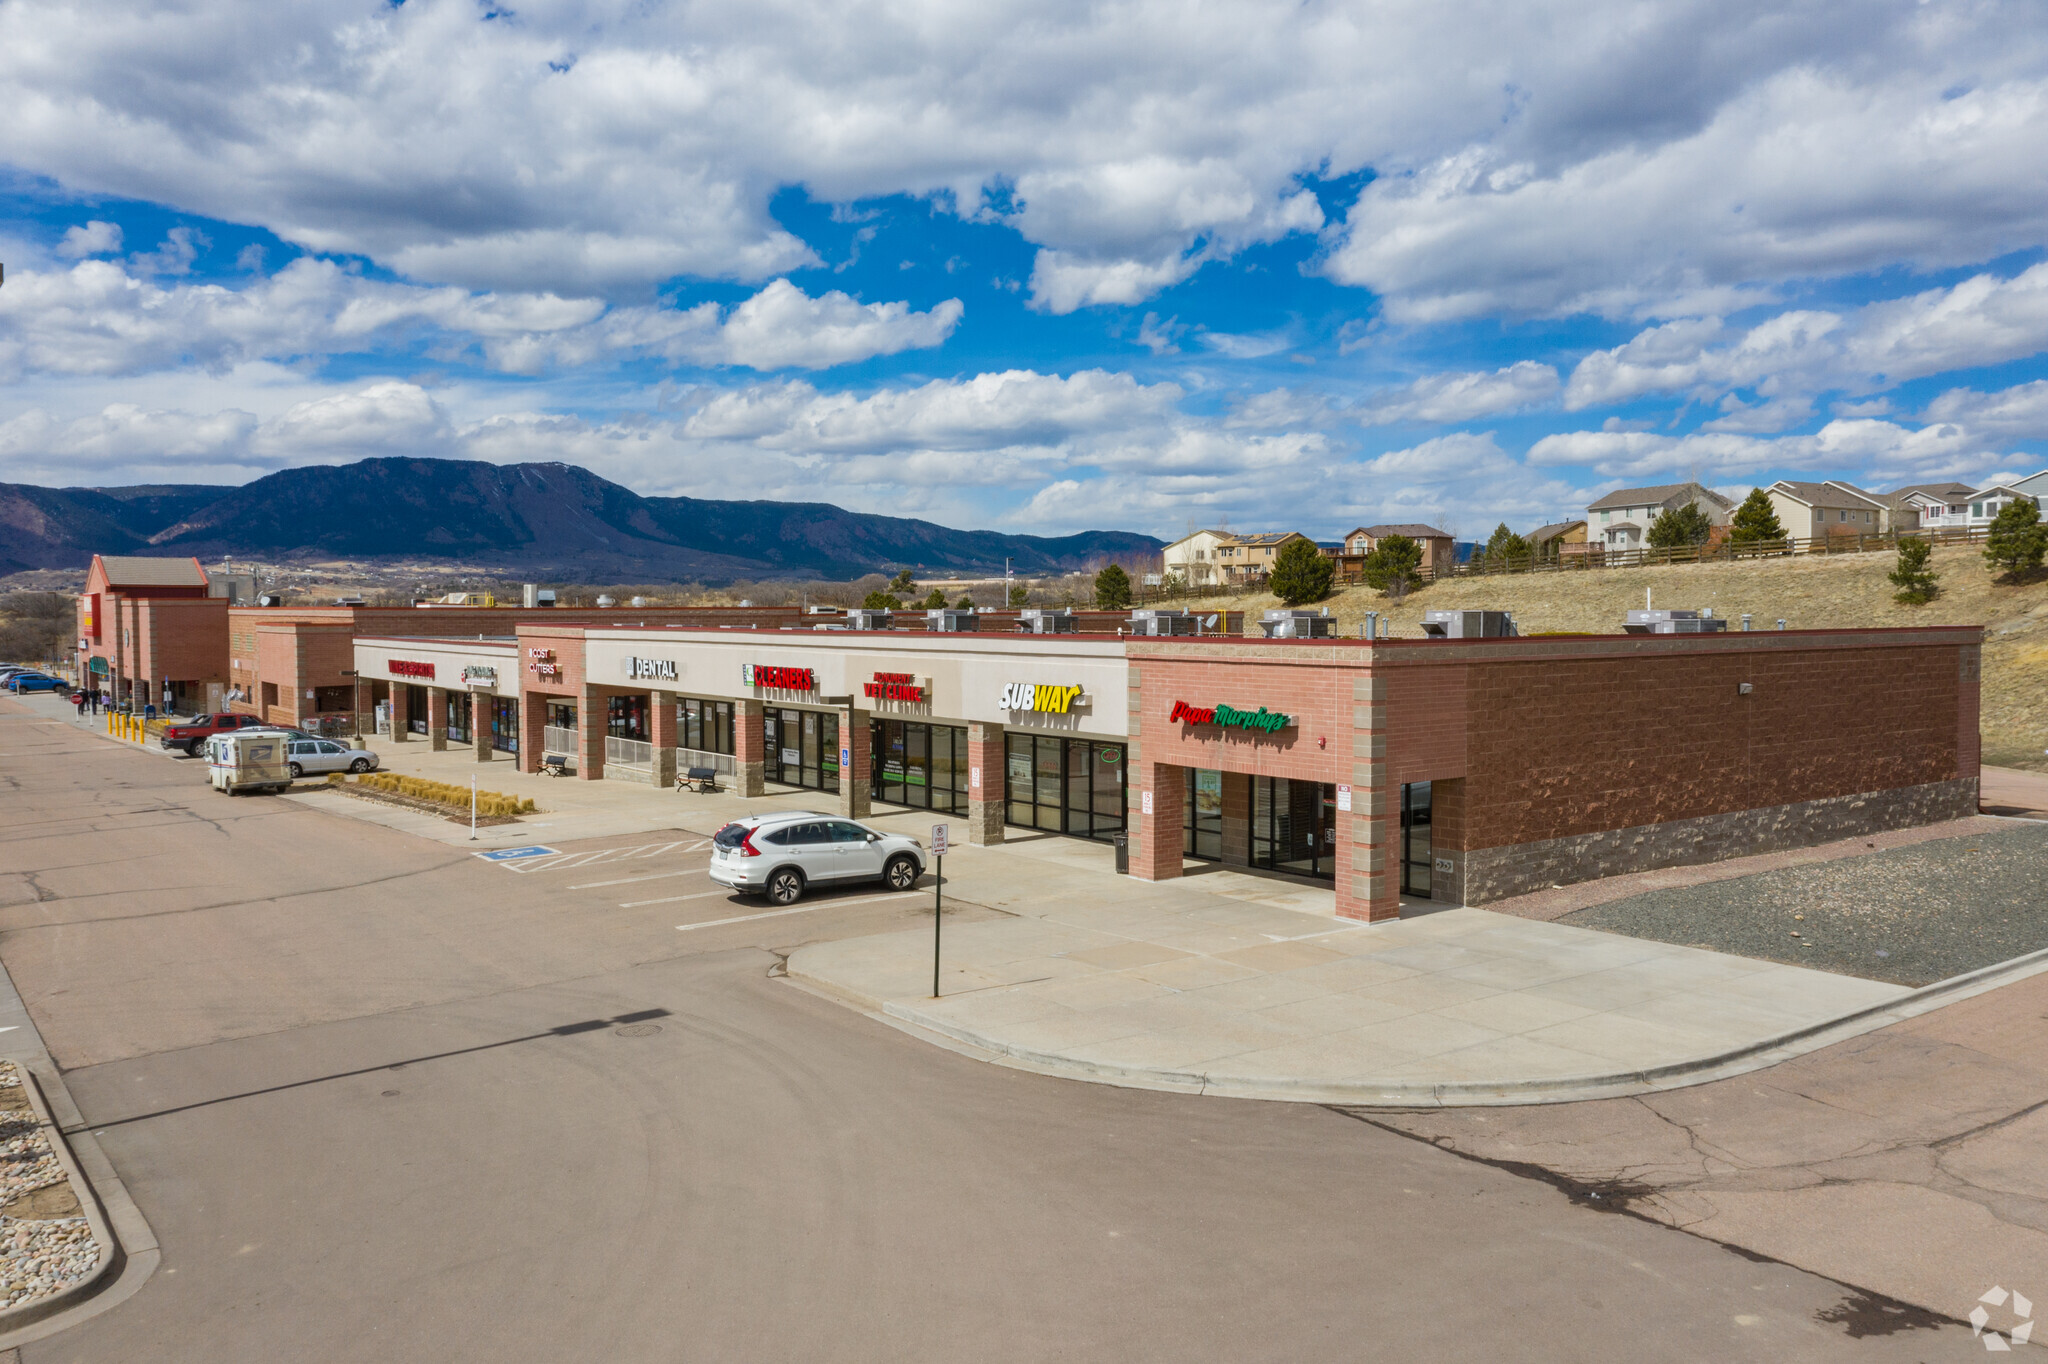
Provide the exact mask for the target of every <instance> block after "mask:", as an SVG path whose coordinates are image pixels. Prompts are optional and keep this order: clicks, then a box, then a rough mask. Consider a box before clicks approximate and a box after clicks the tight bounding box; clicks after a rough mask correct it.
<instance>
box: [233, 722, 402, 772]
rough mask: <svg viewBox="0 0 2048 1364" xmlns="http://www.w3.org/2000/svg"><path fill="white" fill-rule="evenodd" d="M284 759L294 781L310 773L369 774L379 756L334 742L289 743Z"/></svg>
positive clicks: (312, 740) (302, 741)
mask: <svg viewBox="0 0 2048 1364" xmlns="http://www.w3.org/2000/svg"><path fill="white" fill-rule="evenodd" d="M258 732H259V733H268V732H269V731H267V730H263V731H258ZM285 759H286V764H287V766H289V767H290V768H291V774H292V775H293V776H294V777H303V776H305V775H306V774H307V773H308V772H368V771H370V770H371V769H372V768H374V767H376V765H377V755H376V754H374V753H372V752H370V751H369V750H368V749H366V748H350V747H349V746H348V745H347V744H342V743H336V742H335V741H334V740H332V739H314V738H301V739H290V740H287V741H286V743H285Z"/></svg>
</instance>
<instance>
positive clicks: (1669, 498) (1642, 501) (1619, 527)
mask: <svg viewBox="0 0 2048 1364" xmlns="http://www.w3.org/2000/svg"><path fill="white" fill-rule="evenodd" d="M1688 502H1694V503H1697V504H1698V505H1699V509H1700V510H1701V511H1703V512H1705V513H1706V515H1707V521H1708V523H1709V524H1710V525H1716V526H1725V525H1727V524H1728V518H1729V517H1730V516H1732V515H1734V512H1735V504H1734V503H1733V502H1731V501H1729V500H1728V499H1727V498H1725V497H1723V496H1721V494H1719V493H1717V492H1715V491H1714V490H1713V489H1712V488H1707V487H1702V486H1701V485H1700V484H1698V483H1667V484H1664V485H1662V486H1660V487H1655V488H1618V489H1616V490H1615V491H1613V492H1611V493H1609V494H1607V496H1605V497H1603V498H1601V499H1600V500H1599V501H1597V502H1595V503H1593V504H1592V505H1591V506H1589V507H1587V508H1586V539H1587V541H1588V542H1589V543H1591V544H1596V545H1600V546H1602V547H1603V548H1606V549H1609V550H1621V549H1641V548H1643V546H1644V545H1646V544H1648V543H1649V537H1650V527H1651V525H1653V524H1654V523H1655V522H1656V520H1657V518H1658V516H1660V515H1662V514H1663V513H1664V512H1665V511H1667V510H1676V509H1677V508H1679V507H1683V506H1684V505H1685V504H1686V503H1688Z"/></svg>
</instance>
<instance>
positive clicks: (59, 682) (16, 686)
mask: <svg viewBox="0 0 2048 1364" xmlns="http://www.w3.org/2000/svg"><path fill="white" fill-rule="evenodd" d="M70 685H71V684H70V683H69V682H66V681H65V680H64V679H63V678H61V677H45V676H44V675H43V674H41V673H16V674H15V675H14V676H13V677H10V678H8V679H7V690H9V691H12V692H32V691H58V690H61V689H63V688H66V687H69V686H70Z"/></svg>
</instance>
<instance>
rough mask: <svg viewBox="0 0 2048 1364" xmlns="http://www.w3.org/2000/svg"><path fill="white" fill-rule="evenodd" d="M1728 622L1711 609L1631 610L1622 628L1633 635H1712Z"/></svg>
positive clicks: (1726, 626)
mask: <svg viewBox="0 0 2048 1364" xmlns="http://www.w3.org/2000/svg"><path fill="white" fill-rule="evenodd" d="M1727 628H1728V622H1727V621H1725V620H1723V619H1721V618H1720V617H1718V616H1716V615H1715V614H1714V613H1713V612H1712V611H1711V610H1709V611H1631V612H1629V613H1628V621H1627V623H1626V624H1625V625H1623V626H1622V629H1623V630H1625V631H1627V632H1628V633H1629V634H1632V635H1712V634H1718V633H1720V632H1721V631H1724V630H1726V629H1727Z"/></svg>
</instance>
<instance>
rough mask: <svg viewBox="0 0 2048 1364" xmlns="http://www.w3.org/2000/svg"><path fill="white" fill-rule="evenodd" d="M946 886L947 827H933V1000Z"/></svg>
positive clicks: (937, 982) (936, 987)
mask: <svg viewBox="0 0 2048 1364" xmlns="http://www.w3.org/2000/svg"><path fill="white" fill-rule="evenodd" d="M945 884H946V826H945V825H943V824H934V825H932V998H933V999H937V998H938V997H939V914H940V913H941V909H940V902H941V899H942V897H943V896H944V894H945V890H944V887H945Z"/></svg>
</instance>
